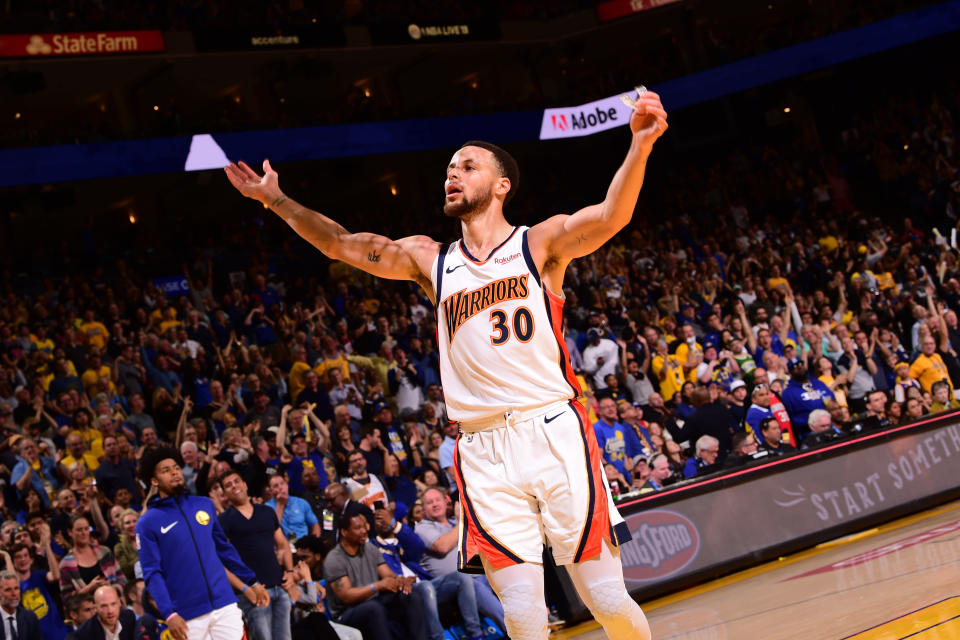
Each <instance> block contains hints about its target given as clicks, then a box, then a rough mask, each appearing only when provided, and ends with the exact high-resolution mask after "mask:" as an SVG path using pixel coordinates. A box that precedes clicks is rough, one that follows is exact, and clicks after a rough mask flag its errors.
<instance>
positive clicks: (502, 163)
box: [460, 140, 520, 204]
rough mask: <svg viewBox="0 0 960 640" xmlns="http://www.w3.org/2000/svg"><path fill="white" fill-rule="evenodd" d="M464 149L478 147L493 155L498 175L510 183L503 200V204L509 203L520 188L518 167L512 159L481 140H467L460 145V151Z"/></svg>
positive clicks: (505, 152)
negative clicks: (498, 171) (498, 170)
mask: <svg viewBox="0 0 960 640" xmlns="http://www.w3.org/2000/svg"><path fill="white" fill-rule="evenodd" d="M464 147H480V148H481V149H486V150H487V151H489V152H490V153H492V154H493V157H494V158H495V159H496V160H497V168H499V169H500V175H501V176H503V177H505V178H506V179H507V180H509V181H510V191H508V192H507V196H506V197H505V198H504V199H503V204H507V203H508V202H510V200H511V199H512V198H513V196H514V194H515V193H516V192H517V189H519V188H520V166H519V165H518V164H517V161H516V160H515V159H514V157H513V156H512V155H510V154H509V153H508V152H507V151H506V150H505V149H503V148H501V147H498V146H497V145H495V144H493V143H492V142H485V141H483V140H469V141H467V142H464V143H463V144H462V145H460V148H461V149H463V148H464Z"/></svg>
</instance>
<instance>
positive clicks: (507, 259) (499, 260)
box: [493, 253, 520, 264]
mask: <svg viewBox="0 0 960 640" xmlns="http://www.w3.org/2000/svg"><path fill="white" fill-rule="evenodd" d="M519 257H520V254H519V253H515V254H513V255H510V256H506V257H504V258H494V259H493V261H494V262H495V263H497V264H509V263H511V262H513V261H514V260H516V259H517V258H519Z"/></svg>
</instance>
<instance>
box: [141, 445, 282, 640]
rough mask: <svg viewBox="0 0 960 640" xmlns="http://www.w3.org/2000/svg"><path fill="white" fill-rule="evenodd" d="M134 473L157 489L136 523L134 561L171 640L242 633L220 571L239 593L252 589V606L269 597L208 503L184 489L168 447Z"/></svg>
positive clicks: (151, 453) (150, 453)
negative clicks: (238, 585) (237, 583)
mask: <svg viewBox="0 0 960 640" xmlns="http://www.w3.org/2000/svg"><path fill="white" fill-rule="evenodd" d="M139 471H140V477H141V479H142V480H143V481H144V482H147V483H150V485H151V488H152V491H151V493H152V492H154V491H155V492H156V494H157V496H156V497H155V498H153V499H152V500H150V501H149V502H148V503H147V511H146V513H144V514H143V516H142V517H141V518H140V520H139V521H138V522H137V542H138V546H139V547H140V565H141V567H142V569H143V579H144V581H145V582H146V585H147V590H148V591H149V592H150V595H151V596H152V597H153V599H154V601H155V602H156V605H157V609H158V610H159V612H160V615H161V617H162V618H163V620H164V621H165V622H166V624H167V627H168V629H169V630H170V633H171V634H172V636H173V638H174V640H186V638H187V637H190V638H202V637H212V638H240V637H242V635H243V616H242V615H241V613H240V608H239V607H238V606H237V596H236V595H235V594H234V591H233V589H232V588H231V587H230V582H229V580H228V579H227V572H226V571H225V570H224V569H229V570H230V572H231V573H233V574H234V575H235V576H237V577H238V578H240V580H242V581H243V582H244V584H245V585H246V586H245V587H244V592H246V591H247V590H249V589H252V590H253V591H254V594H255V595H256V597H255V600H256V603H257V605H258V606H267V605H268V604H270V596H269V595H268V593H267V590H266V589H265V588H264V587H263V585H261V584H259V583H258V582H256V575H255V574H254V573H253V571H251V570H250V569H249V568H248V567H247V565H245V564H244V563H243V561H242V560H241V559H240V556H239V555H238V554H237V550H236V549H234V548H233V546H232V545H231V544H230V542H229V541H228V540H227V537H226V535H224V533H223V529H221V528H220V523H219V522H218V521H217V517H216V514H217V512H216V509H215V508H214V506H213V502H212V501H211V500H210V499H209V498H203V497H199V496H191V495H189V494H188V493H187V492H186V485H185V484H184V482H183V474H182V473H181V472H180V456H179V454H178V453H177V451H176V449H174V448H172V447H169V446H156V447H150V448H148V449H147V450H146V451H144V453H143V456H142V457H141V458H140V470H139Z"/></svg>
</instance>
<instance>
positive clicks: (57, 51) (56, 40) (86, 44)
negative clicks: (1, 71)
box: [0, 30, 166, 58]
mask: <svg viewBox="0 0 960 640" xmlns="http://www.w3.org/2000/svg"><path fill="white" fill-rule="evenodd" d="M165 49H166V47H165V45H164V42H163V33H162V32H160V31H153V30H151V31H91V32H84V33H41V34H35V35H31V34H25V33H12V34H4V35H0V58H32V57H37V58H45V57H49V56H89V55H112V54H123V53H145V52H151V51H163V50H165Z"/></svg>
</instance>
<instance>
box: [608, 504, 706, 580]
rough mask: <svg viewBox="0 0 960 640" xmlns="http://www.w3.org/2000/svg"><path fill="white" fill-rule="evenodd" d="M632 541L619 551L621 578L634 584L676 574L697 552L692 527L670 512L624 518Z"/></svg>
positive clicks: (685, 520)
mask: <svg viewBox="0 0 960 640" xmlns="http://www.w3.org/2000/svg"><path fill="white" fill-rule="evenodd" d="M627 526H628V527H629V528H630V533H631V534H632V535H633V540H630V541H629V542H627V543H625V544H623V545H622V546H621V547H620V560H621V561H622V563H623V577H624V578H625V579H627V580H633V581H635V582H647V581H650V580H657V579H660V578H665V577H667V576H670V575H673V574H674V573H677V572H678V571H680V570H681V569H683V568H684V567H686V566H687V565H688V564H690V563H691V562H693V560H694V558H696V557H697V552H698V551H700V534H699V532H698V531H697V527H696V526H694V524H693V523H692V522H691V521H690V520H688V519H687V518H685V517H684V516H682V515H680V514H679V513H675V512H673V511H647V512H644V513H638V514H636V515H634V516H630V517H629V518H627Z"/></svg>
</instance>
